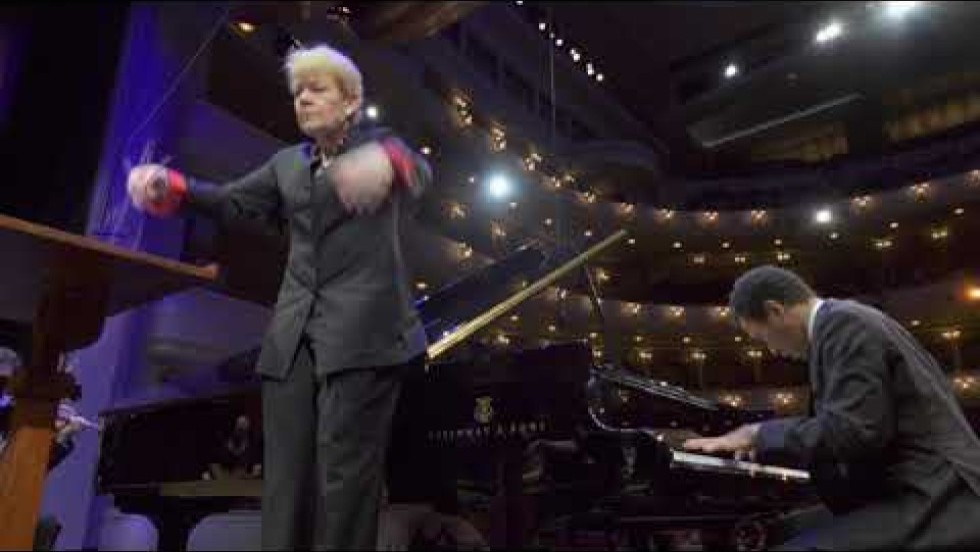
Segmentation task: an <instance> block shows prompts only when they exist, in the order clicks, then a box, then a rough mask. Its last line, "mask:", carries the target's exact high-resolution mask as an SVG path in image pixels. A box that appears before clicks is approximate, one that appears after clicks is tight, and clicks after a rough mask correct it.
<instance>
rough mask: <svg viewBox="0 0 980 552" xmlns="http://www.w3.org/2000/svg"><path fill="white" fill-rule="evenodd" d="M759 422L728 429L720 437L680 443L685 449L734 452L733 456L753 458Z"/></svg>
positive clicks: (739, 458)
mask: <svg viewBox="0 0 980 552" xmlns="http://www.w3.org/2000/svg"><path fill="white" fill-rule="evenodd" d="M758 433H759V424H748V425H743V426H741V427H739V428H738V429H735V430H733V431H730V432H728V433H726V434H724V435H722V436H720V437H704V438H700V439H688V440H686V441H684V444H683V445H682V446H683V447H684V449H686V450H696V451H701V452H705V453H708V454H715V453H719V452H723V453H724V452H730V453H734V455H735V458H736V459H738V460H741V459H743V458H748V459H749V460H755V440H756V436H757V435H758Z"/></svg>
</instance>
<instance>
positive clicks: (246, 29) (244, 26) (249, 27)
mask: <svg viewBox="0 0 980 552" xmlns="http://www.w3.org/2000/svg"><path fill="white" fill-rule="evenodd" d="M235 25H236V26H237V27H238V30H239V31H241V32H243V33H246V34H247V33H250V32H252V31H254V30H255V25H253V24H251V23H249V22H248V21H239V22H238V23H236V24H235Z"/></svg>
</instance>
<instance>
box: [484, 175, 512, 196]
mask: <svg viewBox="0 0 980 552" xmlns="http://www.w3.org/2000/svg"><path fill="white" fill-rule="evenodd" d="M512 191H513V185H512V184H511V182H510V179H509V178H507V177H506V176H504V175H502V174H495V175H493V176H491V177H490V178H488V179H487V193H489V194H490V197H492V198H493V199H504V198H507V197H509V196H510V194H511V192H512Z"/></svg>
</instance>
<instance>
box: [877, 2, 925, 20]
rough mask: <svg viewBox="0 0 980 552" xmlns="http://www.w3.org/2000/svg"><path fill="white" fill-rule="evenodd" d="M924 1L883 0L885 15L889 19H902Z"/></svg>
mask: <svg viewBox="0 0 980 552" xmlns="http://www.w3.org/2000/svg"><path fill="white" fill-rule="evenodd" d="M919 4H922V2H911V1H905V2H882V6H883V8H884V11H885V17H887V18H889V19H902V18H904V17H905V16H906V15H908V14H909V13H910V12H912V11H913V10H915V8H918V7H919Z"/></svg>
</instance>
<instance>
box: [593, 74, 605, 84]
mask: <svg viewBox="0 0 980 552" xmlns="http://www.w3.org/2000/svg"><path fill="white" fill-rule="evenodd" d="M595 80H597V81H599V82H602V81H603V80H605V77H603V76H602V73H596V75H595Z"/></svg>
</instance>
